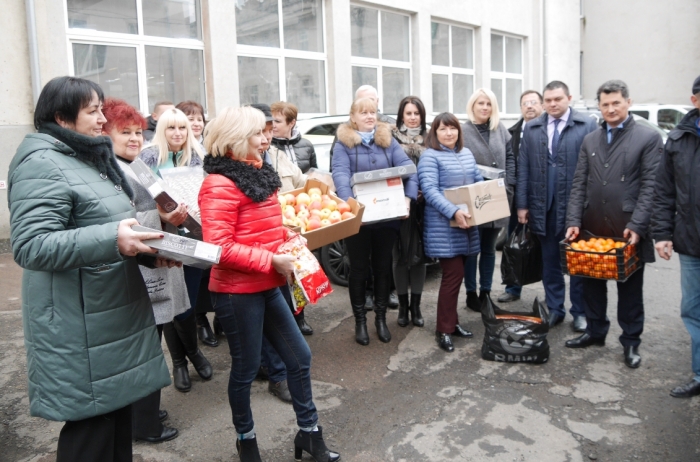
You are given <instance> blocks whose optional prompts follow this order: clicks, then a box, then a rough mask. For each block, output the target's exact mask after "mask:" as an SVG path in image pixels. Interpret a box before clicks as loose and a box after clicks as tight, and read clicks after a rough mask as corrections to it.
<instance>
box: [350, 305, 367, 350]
mask: <svg viewBox="0 0 700 462" xmlns="http://www.w3.org/2000/svg"><path fill="white" fill-rule="evenodd" d="M352 314H353V315H354V316H355V341H356V342H357V343H359V344H360V345H363V346H366V345H369V334H368V333H367V313H366V312H365V306H364V305H359V306H355V305H352Z"/></svg>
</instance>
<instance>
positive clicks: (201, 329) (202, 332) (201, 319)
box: [197, 313, 219, 347]
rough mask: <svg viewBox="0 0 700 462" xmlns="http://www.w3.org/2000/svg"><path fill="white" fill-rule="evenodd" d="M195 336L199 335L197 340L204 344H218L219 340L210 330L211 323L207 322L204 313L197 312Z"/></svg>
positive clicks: (213, 345) (216, 345)
mask: <svg viewBox="0 0 700 462" xmlns="http://www.w3.org/2000/svg"><path fill="white" fill-rule="evenodd" d="M197 337H199V340H200V341H201V342H202V343H203V344H205V345H206V346H210V347H218V346H219V341H218V340H217V339H216V336H215V335H214V332H212V330H211V325H210V324H209V319H208V318H207V315H206V313H197Z"/></svg>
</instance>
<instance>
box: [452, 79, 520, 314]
mask: <svg viewBox="0 0 700 462" xmlns="http://www.w3.org/2000/svg"><path fill="white" fill-rule="evenodd" d="M467 117H468V119H469V120H467V121H466V122H464V124H463V125H462V134H463V137H464V147H466V148H467V149H469V150H470V151H471V152H472V154H473V155H474V159H476V163H477V164H479V165H484V166H486V167H491V168H494V169H500V170H505V173H506V190H507V192H508V199H509V200H510V199H511V198H512V196H513V188H512V186H511V185H512V184H514V183H515V158H514V157H513V150H512V148H511V145H510V138H511V136H510V133H508V130H506V127H504V126H503V124H502V123H501V122H500V121H499V118H498V101H497V100H496V95H495V94H494V93H493V92H492V91H491V90H489V89H487V88H480V89H478V90H477V91H475V92H474V94H473V95H472V96H471V97H470V98H469V101H468V102H467ZM490 179H492V180H494V179H496V178H490ZM508 220H509V218H502V219H500V220H496V221H492V222H490V223H484V224H482V225H479V242H480V243H481V251H480V255H479V254H475V255H470V256H469V257H467V262H466V264H465V267H464V285H465V286H466V288H467V307H468V308H469V309H471V310H474V311H479V312H480V311H481V303H482V302H483V300H484V299H485V298H486V297H490V296H491V295H490V294H491V285H492V283H493V271H494V268H495V267H496V238H497V237H498V233H500V232H501V229H502V228H505V227H507V226H508ZM477 266H478V269H479V295H478V296H477V294H476V272H477Z"/></svg>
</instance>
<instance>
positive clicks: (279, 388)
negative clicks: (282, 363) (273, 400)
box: [267, 380, 292, 403]
mask: <svg viewBox="0 0 700 462" xmlns="http://www.w3.org/2000/svg"><path fill="white" fill-rule="evenodd" d="M267 391H269V392H270V394H272V395H274V396H276V397H278V398H279V399H280V401H284V402H285V403H291V402H292V394H291V393H290V392H289V387H288V386H287V381H286V380H282V381H281V382H277V383H272V380H270V383H268V384H267Z"/></svg>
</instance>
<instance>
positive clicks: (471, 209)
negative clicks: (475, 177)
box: [445, 178, 510, 228]
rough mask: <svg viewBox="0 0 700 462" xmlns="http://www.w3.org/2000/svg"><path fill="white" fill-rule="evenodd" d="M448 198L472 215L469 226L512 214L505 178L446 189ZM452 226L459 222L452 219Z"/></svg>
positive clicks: (468, 221)
mask: <svg viewBox="0 0 700 462" xmlns="http://www.w3.org/2000/svg"><path fill="white" fill-rule="evenodd" d="M445 197H446V198H447V200H449V201H450V202H452V203H453V204H455V205H457V206H458V207H459V208H460V209H462V210H466V211H467V213H469V214H470V215H471V218H470V219H469V220H467V223H469V226H476V225H483V224H484V223H489V222H491V221H494V220H498V219H499V218H506V217H509V216H510V207H509V206H508V196H507V194H506V184H505V180H504V179H502V178H501V179H498V180H488V181H480V182H479V183H473V184H470V185H467V186H460V187H459V188H451V189H446V190H445ZM450 226H452V227H453V228H454V227H457V222H456V221H454V220H450Z"/></svg>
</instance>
